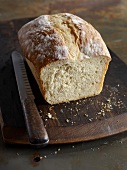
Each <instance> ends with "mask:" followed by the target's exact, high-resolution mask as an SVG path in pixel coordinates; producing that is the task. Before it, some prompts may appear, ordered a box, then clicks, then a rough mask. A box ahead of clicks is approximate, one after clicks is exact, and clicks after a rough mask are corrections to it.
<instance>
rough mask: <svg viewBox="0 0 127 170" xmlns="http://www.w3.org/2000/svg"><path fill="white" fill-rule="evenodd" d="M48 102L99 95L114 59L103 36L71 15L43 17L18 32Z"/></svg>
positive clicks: (25, 54)
mask: <svg viewBox="0 0 127 170" xmlns="http://www.w3.org/2000/svg"><path fill="white" fill-rule="evenodd" d="M18 37H19V42H20V45H21V48H22V51H23V53H24V56H25V57H26V61H27V63H28V65H29V67H30V69H31V71H32V73H33V75H34V77H35V79H36V81H37V83H38V85H39V88H40V91H41V93H42V95H43V97H44V98H45V100H46V101H47V102H48V103H50V104H57V103H62V102H68V101H73V100H78V99H81V98H87V97H90V96H95V95H98V94H99V93H100V92H101V91H102V88H103V82H104V78H105V74H106V71H107V69H108V65H109V62H110V61H111V56H110V54H109V51H108V49H107V47H106V45H105V43H104V41H103V40H102V37H101V35H100V34H99V33H98V32H97V31H96V30H95V29H94V28H93V26H92V25H90V24H89V23H87V22H86V21H84V20H83V19H81V18H79V17H77V16H75V15H72V14H69V13H60V14H55V15H42V16H40V17H38V18H36V19H35V20H33V21H31V22H29V23H27V24H26V25H24V26H23V27H22V28H21V29H20V30H19V32H18Z"/></svg>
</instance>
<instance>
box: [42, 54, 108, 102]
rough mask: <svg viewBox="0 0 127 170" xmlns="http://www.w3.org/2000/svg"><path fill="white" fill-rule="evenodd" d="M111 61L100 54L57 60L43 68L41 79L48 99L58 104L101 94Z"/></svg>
mask: <svg viewBox="0 0 127 170" xmlns="http://www.w3.org/2000/svg"><path fill="white" fill-rule="evenodd" d="M109 61H110V60H109V58H107V57H105V56H104V57H103V56H99V57H94V58H89V59H85V60H82V61H77V62H74V61H72V60H67V61H66V60H65V61H57V62H54V63H51V64H49V65H47V66H46V67H44V68H42V70H41V75H40V79H41V81H42V80H43V86H44V91H45V99H46V101H47V102H48V103H50V104H56V103H62V102H68V101H73V100H78V99H81V98H87V97H89V96H95V95H97V94H99V93H100V92H101V91H102V87H103V82H104V77H105V74H106V71H107V68H108V64H109ZM47 73H48V74H47Z"/></svg>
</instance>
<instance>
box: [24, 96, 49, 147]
mask: <svg viewBox="0 0 127 170" xmlns="http://www.w3.org/2000/svg"><path fill="white" fill-rule="evenodd" d="M22 107H23V111H24V115H25V122H26V127H27V131H28V135H29V141H30V143H31V144H32V145H38V146H39V145H40V146H45V145H47V144H48V142H49V137H48V134H47V131H46V129H45V127H44V123H43V120H42V119H41V117H40V115H39V112H38V110H37V107H36V105H35V103H34V98H33V97H32V96H31V97H30V96H29V97H28V98H26V99H25V100H24V101H22Z"/></svg>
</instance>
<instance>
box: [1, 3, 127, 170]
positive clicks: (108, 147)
mask: <svg viewBox="0 0 127 170" xmlns="http://www.w3.org/2000/svg"><path fill="white" fill-rule="evenodd" d="M126 9H127V1H126V0H106V1H105V0H101V1H100V0H94V1H93V0H52V1H50V0H43V1H42V0H36V1H34V0H22V1H20V0H13V1H10V0H6V1H4V0H1V1H0V22H1V23H2V22H5V21H10V20H13V19H19V18H28V17H36V16H39V15H41V14H54V13H59V12H69V13H73V14H76V15H78V16H80V17H81V18H83V19H85V20H86V21H88V22H90V23H91V24H92V25H93V26H94V27H95V28H96V29H97V30H98V31H99V32H100V33H101V35H102V37H103V39H104V41H105V42H106V44H107V45H108V47H109V48H110V49H111V50H113V51H114V52H115V53H116V54H117V56H119V57H120V58H121V59H122V60H123V61H124V62H125V63H126V64H127V57H126V54H127V34H126V31H127V10H126ZM38 155H39V156H41V157H44V158H43V159H41V160H40V161H39V162H35V161H33V158H34V157H36V156H38ZM126 159H127V132H125V133H122V134H119V135H115V136H113V137H109V138H104V139H101V140H96V141H89V142H83V143H77V144H68V145H52V146H48V147H46V148H43V149H35V148H31V147H29V146H8V145H5V144H4V143H3V141H2V137H1V134H0V170H11V169H12V170H13V169H19V170H20V169H21V170H28V169H29V170H32V169H44V170H49V169H53V170H57V169H58V170H62V169H63V170H71V169H73V170H77V169H79V170H84V169H86V170H94V169H95V170H126V169H127V161H126Z"/></svg>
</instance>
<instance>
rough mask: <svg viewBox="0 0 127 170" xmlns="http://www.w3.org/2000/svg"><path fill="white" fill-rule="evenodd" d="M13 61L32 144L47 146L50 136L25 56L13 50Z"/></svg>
mask: <svg viewBox="0 0 127 170" xmlns="http://www.w3.org/2000/svg"><path fill="white" fill-rule="evenodd" d="M12 63H13V67H14V72H15V78H16V82H17V87H18V92H19V96H20V101H21V105H22V109H23V113H24V118H25V123H26V128H27V132H28V136H29V141H30V144H31V145H35V146H39V147H41V146H46V145H47V144H48V142H49V137H48V134H47V131H46V129H45V127H44V123H43V120H42V119H41V117H40V115H39V112H38V110H37V107H36V104H35V102H34V99H35V97H34V95H33V92H32V89H31V86H30V83H29V80H28V77H27V73H26V69H25V63H24V57H23V56H22V55H21V54H20V53H19V52H17V51H13V52H12Z"/></svg>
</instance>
